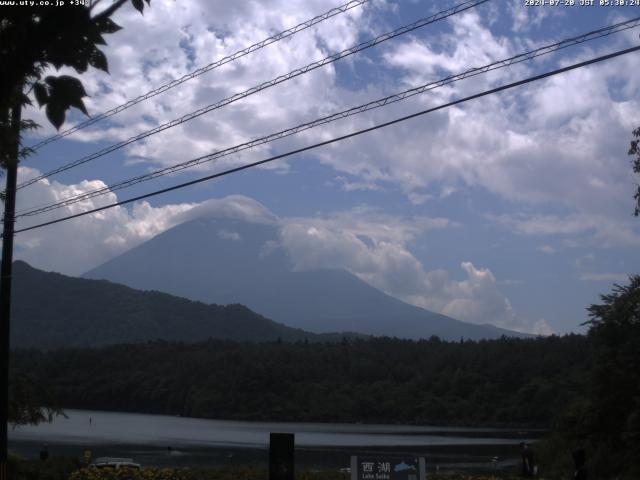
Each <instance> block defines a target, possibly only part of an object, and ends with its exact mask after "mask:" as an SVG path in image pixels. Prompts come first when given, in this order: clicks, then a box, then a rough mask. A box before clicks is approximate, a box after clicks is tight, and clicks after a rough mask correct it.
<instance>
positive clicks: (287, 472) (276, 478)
mask: <svg viewBox="0 0 640 480" xmlns="http://www.w3.org/2000/svg"><path fill="white" fill-rule="evenodd" d="M294 442H295V437H294V435H293V433H272V434H271V435H270V436H269V480H294V475H293V473H294V471H293V464H294V460H293V451H294V450H293V449H294Z"/></svg>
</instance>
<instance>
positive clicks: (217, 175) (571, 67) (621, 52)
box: [15, 46, 640, 233]
mask: <svg viewBox="0 0 640 480" xmlns="http://www.w3.org/2000/svg"><path fill="white" fill-rule="evenodd" d="M638 50H640V46H635V47H631V48H627V49H624V50H618V51H616V52H613V53H610V54H607V55H602V56H599V57H595V58H592V59H590V60H586V61H583V62H579V63H574V64H572V65H569V66H566V67H562V68H558V69H556V70H552V71H549V72H546V73H543V74H540V75H535V76H532V77H528V78H525V79H524V80H519V81H517V82H513V83H509V84H506V85H502V86H500V87H496V88H492V89H490V90H486V91H484V92H481V93H477V94H475V95H470V96H468V97H464V98H461V99H458V100H454V101H452V102H448V103H445V104H442V105H439V106H437V107H432V108H428V109H426V110H422V111H420V112H416V113H413V114H411V115H406V116H404V117H400V118H396V119H394V120H391V121H388V122H384V123H381V124H378V125H375V126H373V127H369V128H365V129H362V130H358V131H355V132H352V133H349V134H346V135H341V136H339V137H334V138H331V139H329V140H325V141H323V142H318V143H315V144H313V145H308V146H306V147H302V148H298V149H295V150H291V151H288V152H285V153H281V154H279V155H274V156H272V157H269V158H266V159H264V160H260V161H257V162H252V163H249V164H246V165H242V166H239V167H235V168H231V169H228V170H225V171H222V172H218V173H214V174H212V175H207V176H205V177H201V178H198V179H195V180H191V181H188V182H184V183H180V184H178V185H173V186H171V187H167V188H163V189H160V190H156V191H153V192H150V193H146V194H144V195H139V196H137V197H133V198H129V199H127V200H122V201H119V202H115V203H112V204H109V205H104V206H102V207H97V208H94V209H92V210H88V211H86V212H81V213H76V214H74V215H68V216H66V217H62V218H58V219H56V220H51V221H48V222H43V223H39V224H37V225H32V226H30V227H25V228H21V229H17V230H16V231H15V233H21V232H27V231H30V230H34V229H36V228H42V227H45V226H48V225H54V224H56V223H60V222H65V221H67V220H71V219H74V218H79V217H83V216H85V215H91V214H93V213H96V212H101V211H104V210H107V209H110V208H114V207H118V206H122V205H127V204H129V203H132V202H137V201H140V200H144V199H147V198H150V197H154V196H156V195H160V194H163V193H168V192H172V191H175V190H179V189H182V188H185V187H189V186H191V185H196V184H198V183H202V182H206V181H209V180H213V179H215V178H220V177H223V176H226V175H230V174H232V173H236V172H240V171H242V170H247V169H249V168H253V167H257V166H259V165H264V164H266V163H270V162H273V161H276V160H280V159H282V158H285V157H289V156H291V155H295V154H298V153H303V152H306V151H309V150H313V149H316V148H319V147H322V146H325V145H329V144H332V143H336V142H340V141H344V140H347V139H349V138H353V137H356V136H359V135H362V134H365V133H368V132H372V131H375V130H379V129H381V128H385V127H389V126H391V125H395V124H397V123H401V122H404V121H407V120H410V119H413V118H416V117H419V116H422V115H426V114H428V113H432V112H435V111H438V110H442V109H445V108H449V107H452V106H454V105H459V104H461V103H465V102H468V101H470V100H475V99H477V98H481V97H485V96H487V95H493V94H495V93H498V92H501V91H504V90H508V89H511V88H514V87H518V86H521V85H525V84H528V83H531V82H535V81H538V80H542V79H545V78H549V77H552V76H554V75H558V74H561V73H565V72H568V71H571V70H575V69H578V68H582V67H586V66H587V65H592V64H595V63H598V62H602V61H605V60H609V59H611V58H615V57H619V56H621V55H626V54H629V53H632V52H636V51H638Z"/></svg>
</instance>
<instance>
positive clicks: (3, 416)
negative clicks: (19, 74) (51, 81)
mask: <svg viewBox="0 0 640 480" xmlns="http://www.w3.org/2000/svg"><path fill="white" fill-rule="evenodd" d="M16 105H17V106H14V108H12V110H11V133H12V137H13V142H12V144H11V145H10V146H9V148H10V149H11V150H10V151H9V152H8V155H7V165H6V168H7V172H6V174H7V186H6V189H5V193H6V198H5V201H4V219H3V223H4V230H3V235H2V264H1V265H0V324H1V325H0V357H1V359H0V362H1V363H0V389H1V391H0V480H6V479H7V447H8V441H7V423H8V420H9V335H10V318H11V267H12V263H13V230H14V216H15V211H16V184H17V178H18V151H19V148H20V121H21V114H22V107H21V106H20V104H19V102H18V101H16Z"/></svg>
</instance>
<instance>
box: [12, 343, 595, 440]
mask: <svg viewBox="0 0 640 480" xmlns="http://www.w3.org/2000/svg"><path fill="white" fill-rule="evenodd" d="M589 343H590V340H589V339H587V338H585V337H584V336H579V335H567V336H564V337H556V336H552V337H548V338H537V339H513V338H503V339H499V340H490V341H479V342H472V341H466V342H462V343H460V342H453V343H448V342H442V341H440V340H439V339H437V338H432V339H431V340H428V341H419V342H415V341H407V340H398V339H390V338H378V339H372V340H368V341H363V340H355V341H345V342H343V343H338V344H335V343H333V344H329V343H325V344H317V343H315V344H314V343H306V342H298V343H293V344H291V343H282V342H272V343H262V344H250V343H234V342H230V341H221V340H210V341H208V342H204V343H199V344H181V343H169V342H164V341H156V342H149V343H146V344H135V345H134V344H132V345H118V346H111V347H105V348H100V349H62V350H53V351H48V352H43V351H38V350H19V351H16V352H14V353H13V357H12V367H13V369H14V370H15V371H16V372H19V373H20V374H22V375H27V376H28V377H29V378H31V379H32V381H33V382H35V383H37V384H38V385H41V386H42V387H43V388H45V389H47V390H48V391H50V392H51V394H52V395H53V397H54V398H56V399H57V400H58V402H59V404H60V405H62V406H63V407H65V408H85V409H102V410H113V411H128V412H144V413H158V414H170V415H183V416H193V417H205V418H219V419H237V420H281V421H325V422H327V421H339V422H384V423H416V424H443V425H519V426H537V427H549V426H550V425H551V422H552V419H553V418H554V416H555V414H556V413H557V412H558V411H560V410H563V409H564V408H565V407H566V406H567V405H569V404H571V403H572V402H574V401H575V400H576V398H578V397H579V396H580V395H581V392H583V391H584V388H585V384H586V382H587V378H588V372H589V371H590V369H591V365H592V358H591V356H590V355H589V353H588V352H590V351H591V348H590V347H589Z"/></svg>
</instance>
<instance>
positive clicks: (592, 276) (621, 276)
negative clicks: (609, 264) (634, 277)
mask: <svg viewBox="0 0 640 480" xmlns="http://www.w3.org/2000/svg"><path fill="white" fill-rule="evenodd" d="M580 280H583V281H587V282H608V283H611V282H615V283H619V284H624V283H625V282H628V281H629V274H627V273H592V272H587V273H583V274H581V275H580Z"/></svg>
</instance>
